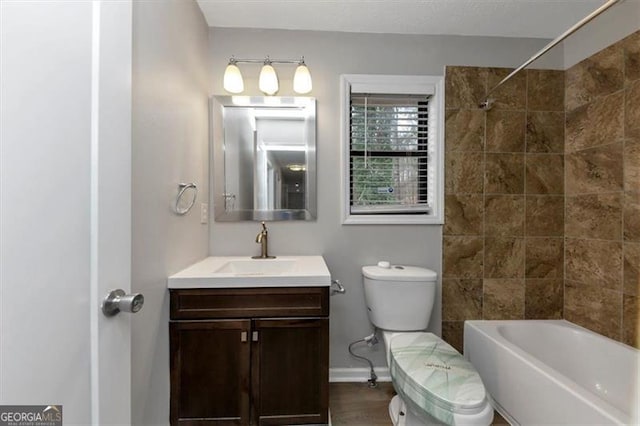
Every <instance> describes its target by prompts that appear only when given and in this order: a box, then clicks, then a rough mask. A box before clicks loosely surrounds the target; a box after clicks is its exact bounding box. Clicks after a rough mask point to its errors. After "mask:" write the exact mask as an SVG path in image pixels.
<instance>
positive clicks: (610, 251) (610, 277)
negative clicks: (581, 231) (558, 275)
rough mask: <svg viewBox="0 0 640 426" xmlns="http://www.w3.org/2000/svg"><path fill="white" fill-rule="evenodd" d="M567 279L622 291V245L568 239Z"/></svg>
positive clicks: (566, 244) (566, 252)
mask: <svg viewBox="0 0 640 426" xmlns="http://www.w3.org/2000/svg"><path fill="white" fill-rule="evenodd" d="M565 279H567V280H570V281H577V282H581V283H585V284H592V285H596V286H601V287H603V288H608V289H611V290H616V291H618V292H620V291H622V243H620V242H617V241H600V240H583V239H579V238H567V239H566V241H565Z"/></svg>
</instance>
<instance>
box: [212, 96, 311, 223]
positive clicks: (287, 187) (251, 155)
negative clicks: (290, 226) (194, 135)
mask: <svg viewBox="0 0 640 426" xmlns="http://www.w3.org/2000/svg"><path fill="white" fill-rule="evenodd" d="M211 113H212V117H211V125H212V129H211V134H212V150H211V155H212V159H211V164H212V165H213V168H212V170H213V173H212V176H213V185H212V188H213V208H214V218H215V220H216V221H242V220H256V221H260V220H269V221H273V220H313V219H315V216H316V125H315V123H316V103H315V98H309V97H278V96H251V97H249V96H213V97H212V99H211Z"/></svg>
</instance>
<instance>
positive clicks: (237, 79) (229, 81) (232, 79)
mask: <svg viewBox="0 0 640 426" xmlns="http://www.w3.org/2000/svg"><path fill="white" fill-rule="evenodd" d="M223 86H224V90H226V91H227V92H229V93H242V92H243V91H244V81H242V73H241V72H240V68H238V66H237V65H236V64H235V63H234V62H229V65H227V69H226V70H225V71H224V81H223Z"/></svg>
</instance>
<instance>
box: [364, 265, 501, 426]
mask: <svg viewBox="0 0 640 426" xmlns="http://www.w3.org/2000/svg"><path fill="white" fill-rule="evenodd" d="M362 275H363V276H364V295H365V300H366V303H367V312H368V314H369V319H370V320H371V322H372V323H373V325H375V326H376V327H377V328H379V329H380V330H382V337H383V339H384V344H385V346H386V352H387V364H388V365H389V371H390V373H391V379H392V381H393V386H394V388H395V390H396V392H397V393H398V395H396V396H395V397H393V399H392V400H391V403H390V404H389V415H390V416H391V420H392V421H393V424H394V425H395V426H419V425H433V424H446V425H482V426H486V425H490V424H491V422H492V420H493V407H491V404H490V403H489V398H488V395H487V393H486V391H485V388H484V385H483V383H482V379H480V376H479V375H478V373H477V372H476V371H475V369H474V368H473V366H472V365H471V363H469V362H468V361H467V360H466V359H464V357H463V356H462V355H461V354H460V353H459V352H458V351H456V350H455V349H454V348H453V347H451V346H450V345H449V344H447V343H446V342H445V341H444V340H442V339H440V338H439V337H438V336H436V335H435V334H432V333H426V332H424V330H425V329H426V328H427V326H428V325H429V319H430V317H431V311H432V309H433V303H434V300H435V294H436V285H437V284H436V283H437V274H436V273H435V272H434V271H432V270H430V269H425V268H418V267H415V266H401V265H390V264H389V262H379V263H378V265H376V266H365V267H363V268H362Z"/></svg>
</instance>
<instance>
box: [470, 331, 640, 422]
mask: <svg viewBox="0 0 640 426" xmlns="http://www.w3.org/2000/svg"><path fill="white" fill-rule="evenodd" d="M464 355H465V357H466V358H467V359H468V360H469V361H470V362H471V363H472V364H473V365H474V367H475V368H476V370H477V371H478V373H480V377H482V381H483V382H484V384H485V387H486V388H487V391H488V392H489V393H490V394H491V397H492V400H493V403H494V407H495V408H496V410H498V412H499V413H500V414H502V416H503V417H504V418H505V419H507V420H508V421H509V422H510V423H512V424H521V425H540V424H570V425H584V424H638V421H639V418H638V411H639V406H640V399H639V398H640V397H639V393H638V382H639V381H640V373H639V369H638V367H639V362H640V351H638V350H636V349H634V348H631V347H630V346H627V345H624V344H622V343H619V342H616V341H614V340H611V339H608V338H606V337H603V336H601V335H599V334H596V333H593V332H591V331H589V330H587V329H585V328H582V327H580V326H577V325H575V324H572V323H570V322H568V321H564V320H524V321H466V322H465V324H464Z"/></svg>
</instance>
